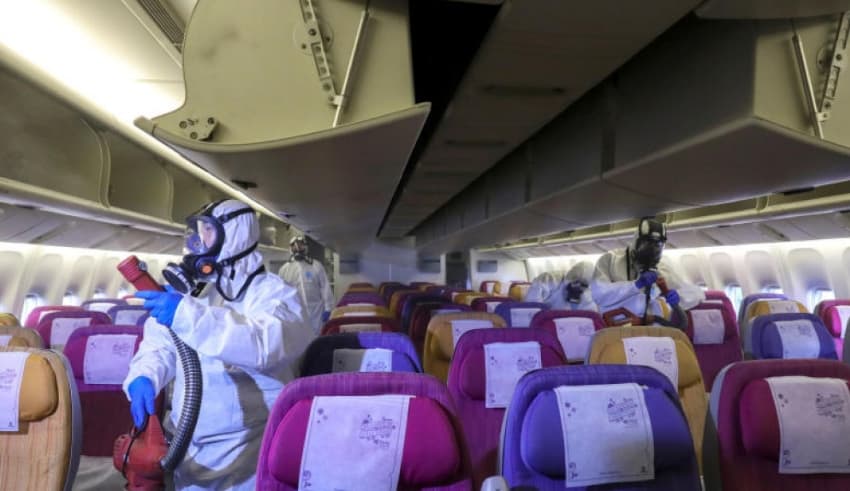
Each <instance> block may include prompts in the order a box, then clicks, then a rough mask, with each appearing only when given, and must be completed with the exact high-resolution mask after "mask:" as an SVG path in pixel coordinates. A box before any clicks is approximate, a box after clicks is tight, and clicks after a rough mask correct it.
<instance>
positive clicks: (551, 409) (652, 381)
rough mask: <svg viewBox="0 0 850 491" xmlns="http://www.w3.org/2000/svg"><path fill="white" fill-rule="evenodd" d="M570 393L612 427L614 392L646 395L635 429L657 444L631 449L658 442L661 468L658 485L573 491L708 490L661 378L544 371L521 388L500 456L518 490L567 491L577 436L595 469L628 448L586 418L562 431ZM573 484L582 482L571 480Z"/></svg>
mask: <svg viewBox="0 0 850 491" xmlns="http://www.w3.org/2000/svg"><path fill="white" fill-rule="evenodd" d="M600 332H604V331H600ZM624 384H628V385H624ZM632 384H636V385H632ZM582 388H586V389H587V391H582V390H581V389H582ZM564 389H572V390H576V391H578V392H577V395H579V397H582V399H583V401H582V402H586V403H593V404H596V405H599V406H601V408H602V409H601V410H602V411H606V409H607V410H608V412H609V414H611V415H612V419H613V418H615V417H616V414H620V413H617V412H616V409H617V407H616V406H615V407H613V408H610V409H609V408H608V404H609V401H610V397H609V396H608V394H609V393H612V392H611V391H613V390H617V391H618V392H619V391H621V390H623V389H626V390H631V391H635V390H642V392H641V394H642V395H643V399H644V403H643V404H642V405H643V407H645V409H646V411H645V412H644V414H645V416H644V417H643V418H637V419H634V420H632V421H633V422H634V421H641V420H642V421H644V422H646V425H645V426H644V428H645V429H649V431H650V432H651V440H649V437H648V435H647V436H644V435H645V433H638V434H637V435H636V436H635V437H634V438H633V439H632V440H631V441H632V442H633V444H637V445H640V444H641V442H642V441H646V442H647V443H648V441H651V442H652V445H653V447H654V451H653V454H654V460H653V461H652V462H651V464H650V465H654V479H652V480H645V481H640V482H639V481H636V480H632V481H631V482H628V481H626V482H620V483H616V482H611V483H607V484H599V485H598V486H596V485H584V486H583V485H582V484H581V483H580V482H578V483H575V484H571V487H570V488H569V489H579V490H590V489H606V490H622V491H626V490H632V491H633V490H637V489H642V490H671V489H681V490H685V489H687V490H699V489H700V473H699V467H698V464H697V459H696V457H695V454H694V445H693V441H692V438H691V435H690V432H689V431H688V423H687V420H686V418H685V416H684V414H683V412H682V407H681V406H680V403H679V397H678V394H677V392H676V388H675V387H673V385H672V384H671V383H670V380H669V379H668V378H667V377H666V376H664V375H663V374H661V373H660V372H658V371H657V370H654V369H652V368H649V367H644V366H627V365H586V366H563V367H553V368H544V369H542V370H535V371H533V372H531V373H528V374H526V375H525V376H523V377H522V378H521V379H520V380H519V382H518V383H517V385H516V389H515V390H514V394H513V398H512V399H511V403H510V406H509V409H508V411H507V413H506V414H505V420H504V423H503V430H502V436H501V447H500V452H499V460H500V462H499V464H500V468H501V473H502V475H503V476H504V477H505V480H506V481H507V482H508V484H510V486H511V489H514V490H521V489H522V490H526V489H528V490H531V489H535V490H540V491H544V490H545V491H555V490H561V489H564V486H565V484H566V480H567V469H566V465H565V463H566V460H567V459H566V455H565V454H566V451H567V450H566V449H567V448H568V447H567V444H566V443H565V441H566V442H569V441H570V438H571V435H573V436H572V438H573V439H576V441H577V443H578V451H576V455H577V457H578V458H582V457H583V455H585V454H586V455H589V456H590V457H585V458H586V459H588V460H591V462H590V463H591V464H593V463H594V462H592V460H593V457H592V456H593V455H594V453H596V454H598V453H603V452H606V450H607V449H609V448H611V447H614V446H618V447H619V446H621V445H622V437H621V434H622V433H621V432H622V431H623V430H622V428H616V427H613V428H611V429H610V430H608V431H607V432H606V433H607V435H608V436H607V437H602V436H600V434H601V432H600V428H599V425H598V424H582V420H584V419H585V418H587V416H584V415H582V414H580V415H579V416H580V418H579V420H578V421H577V424H576V425H575V426H570V425H569V423H567V424H566V425H565V424H564V423H562V421H565V420H567V418H568V417H569V416H568V414H569V413H567V412H566V411H565V413H566V414H565V415H564V416H562V415H561V411H560V407H559V406H560V404H559V402H558V401H559V395H558V392H560V391H563V390H564ZM580 394H584V395H580ZM626 400H628V399H623V401H624V402H625V401H626ZM629 402H633V401H631V400H630V401H629ZM621 405H622V404H621ZM630 407H634V405H630ZM612 409H613V411H612ZM585 414H592V413H585ZM600 419H602V421H604V422H605V423H608V422H609V418H608V417H604V418H600ZM617 421H621V420H616V419H615V424H616V422H617ZM565 426H566V427H565ZM612 426H614V425H613V424H612ZM646 426H648V427H649V428H646ZM644 448H645V446H644ZM571 460H572V456H571ZM605 460H608V459H605ZM599 470H602V471H604V470H607V471H609V474H608V475H609V476H610V475H611V473H610V471H614V470H617V469H615V468H609V469H606V468H601V469H599ZM640 470H643V469H640ZM596 471H597V469H594V472H596ZM644 472H645V471H644ZM619 474H621V475H622V474H625V476H624V477H623V479H629V478H631V477H632V476H633V474H630V473H626V472H622V471H621V472H620V473H619ZM596 475H598V474H594V477H595V476H596ZM570 478H571V479H572V478H574V477H573V476H570ZM741 489H743V488H741Z"/></svg>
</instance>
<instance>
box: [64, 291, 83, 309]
mask: <svg viewBox="0 0 850 491" xmlns="http://www.w3.org/2000/svg"><path fill="white" fill-rule="evenodd" d="M62 305H80V297H78V296H77V294H76V293H74V292H72V291H71V290H68V291H67V292H65V295H63V296H62Z"/></svg>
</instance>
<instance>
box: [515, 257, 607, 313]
mask: <svg viewBox="0 0 850 491" xmlns="http://www.w3.org/2000/svg"><path fill="white" fill-rule="evenodd" d="M592 277H593V263H591V262H589V261H582V262H579V263H577V264H575V265H574V266H573V267H572V268H570V270H569V271H567V272H566V274H564V273H560V272H555V273H548V272H547V273H542V274H540V275H539V276H538V277H537V278H535V279H534V280H533V281H532V282H531V286H530V287H529V289H528V293H527V294H526V296H525V301H526V302H542V303H545V304H546V305H548V306H549V308H550V309H552V310H592V311H596V310H597V308H596V303H595V302H594V301H593V296H592V295H591V291H590V288H589V285H590V281H591V279H592Z"/></svg>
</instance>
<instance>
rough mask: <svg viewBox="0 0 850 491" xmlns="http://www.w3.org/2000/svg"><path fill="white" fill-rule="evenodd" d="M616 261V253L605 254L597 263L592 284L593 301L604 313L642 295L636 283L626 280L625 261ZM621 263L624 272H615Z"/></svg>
mask: <svg viewBox="0 0 850 491" xmlns="http://www.w3.org/2000/svg"><path fill="white" fill-rule="evenodd" d="M624 254H625V253H623V255H624ZM616 259H617V258H616V257H615V253H614V252H606V253H605V254H603V255H602V256H601V257H600V258H599V260H598V261H596V268H594V270H593V280H592V281H591V282H590V289H591V293H592V296H593V301H594V302H596V305H598V308H599V310H600V311H603V312H604V311H607V310H610V309H611V308H616V307H618V306H621V305H622V304H623V303H624V302H625V301H626V300H628V299H629V298H631V297H634V296H635V295H637V294H639V293H640V290H638V288H637V287H636V286H635V284H634V281H632V280H629V279H627V278H626V276H627V272H626V270H625V261H617V260H616ZM619 263H623V267H622V268H621V269H622V270H623V271H615V268H617V267H619ZM621 278H623V279H625V280H623V279H621ZM609 307H610V308H609Z"/></svg>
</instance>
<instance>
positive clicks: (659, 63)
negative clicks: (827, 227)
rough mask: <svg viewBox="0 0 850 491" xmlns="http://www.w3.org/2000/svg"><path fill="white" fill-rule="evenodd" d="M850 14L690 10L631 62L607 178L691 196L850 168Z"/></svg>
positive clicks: (729, 193)
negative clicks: (722, 17) (775, 17)
mask: <svg viewBox="0 0 850 491" xmlns="http://www.w3.org/2000/svg"><path fill="white" fill-rule="evenodd" d="M848 36H850V14H842V15H834V16H827V17H818V18H808V19H797V20H795V21H791V20H779V21H756V22H753V21H712V22H707V21H699V20H695V21H693V22H686V23H683V24H682V25H680V26H677V27H676V28H674V30H672V31H671V32H669V33H668V34H665V35H664V36H663V37H662V38H660V39H659V40H658V41H657V42H656V43H655V44H654V45H652V46H651V47H650V48H648V49H647V50H646V51H645V52H644V53H642V54H641V55H639V56H638V57H637V58H636V59H635V60H633V61H632V62H630V63H629V64H628V65H627V66H626V67H625V68H624V69H623V70H622V71H621V73H620V77H619V85H618V89H617V91H618V95H617V114H616V123H615V124H614V125H613V126H612V129H613V132H614V134H615V135H616V143H615V145H616V151H615V156H614V158H613V159H612V161H611V162H612V163H613V166H612V167H611V168H610V169H608V170H607V172H605V173H604V174H603V179H604V180H605V181H607V182H610V183H612V184H615V185H617V186H621V187H623V188H625V189H629V190H631V191H634V192H641V193H644V194H646V195H650V196H655V197H657V198H661V197H663V198H666V199H669V200H672V201H674V202H678V203H685V204H688V205H692V206H699V205H711V204H717V203H724V202H730V201H734V200H740V199H745V198H750V197H753V196H758V195H765V194H770V193H776V192H784V191H789V190H792V189H800V188H807V187H812V186H820V185H824V184H829V183H834V182H839V181H844V180H847V179H848V178H850V159H848V156H850V131H848V130H850V99H848V98H850V76H848V75H847V74H846V73H844V69H843V68H844V66H845V63H846V59H847V56H848V55H850V52H848V51H847V48H848V46H847V41H848Z"/></svg>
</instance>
